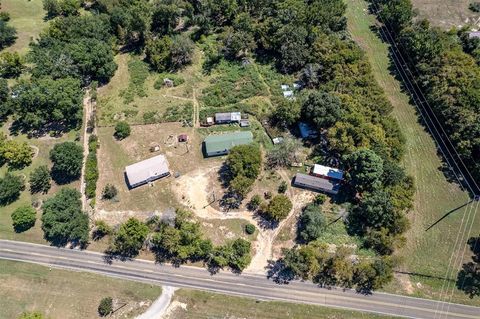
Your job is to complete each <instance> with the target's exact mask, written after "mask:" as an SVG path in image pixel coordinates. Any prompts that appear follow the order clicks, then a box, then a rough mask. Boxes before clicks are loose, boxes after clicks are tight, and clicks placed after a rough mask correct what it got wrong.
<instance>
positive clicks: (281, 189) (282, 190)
mask: <svg viewBox="0 0 480 319" xmlns="http://www.w3.org/2000/svg"><path fill="white" fill-rule="evenodd" d="M287 188H288V184H287V182H285V181H283V182H282V183H281V184H280V186H278V192H279V193H280V194H285V192H286V191H287Z"/></svg>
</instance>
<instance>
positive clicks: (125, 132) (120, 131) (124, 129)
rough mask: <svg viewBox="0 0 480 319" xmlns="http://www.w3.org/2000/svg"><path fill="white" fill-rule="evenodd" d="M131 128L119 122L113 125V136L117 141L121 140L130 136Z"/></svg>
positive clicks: (125, 123)
mask: <svg viewBox="0 0 480 319" xmlns="http://www.w3.org/2000/svg"><path fill="white" fill-rule="evenodd" d="M130 132H131V128H130V124H128V123H127V122H125V121H120V122H118V123H117V125H115V133H114V134H113V135H114V136H115V137H116V138H117V139H119V140H123V139H124V138H126V137H128V136H130Z"/></svg>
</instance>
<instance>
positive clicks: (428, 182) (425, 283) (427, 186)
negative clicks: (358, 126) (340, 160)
mask: <svg viewBox="0 0 480 319" xmlns="http://www.w3.org/2000/svg"><path fill="white" fill-rule="evenodd" d="M347 16H348V26H349V30H350V33H351V34H352V36H353V38H354V40H355V41H356V42H357V43H358V44H359V45H360V46H361V47H362V48H363V49H364V50H365V52H366V54H367V56H368V58H369V60H370V63H371V65H372V68H373V73H374V75H375V78H376V80H377V82H378V83H379V84H380V86H381V87H382V88H383V89H384V90H385V92H386V94H387V97H388V99H389V100H390V102H391V103H392V104H393V106H394V111H393V116H394V117H395V118H397V120H398V122H399V123H400V126H401V129H402V131H403V134H404V135H405V137H406V141H407V146H406V149H407V152H406V156H405V158H404V160H403V165H404V166H405V167H406V169H407V171H408V173H409V174H411V175H412V176H414V177H415V184H416V194H415V203H414V209H413V210H412V211H411V212H410V213H409V215H408V216H409V219H410V221H411V229H410V231H409V232H408V233H407V238H408V241H407V245H406V247H405V248H403V249H402V250H400V251H399V253H398V254H399V255H400V256H401V257H402V258H403V260H404V262H403V266H402V269H401V270H402V271H406V272H411V273H415V274H417V275H416V276H412V277H410V280H411V284H413V286H412V287H411V289H413V291H411V292H412V293H414V294H416V295H419V296H422V297H431V298H438V297H439V293H440V290H441V288H442V284H443V282H444V281H443V280H442V279H435V278H431V277H438V278H445V277H446V274H447V268H448V265H449V260H450V256H452V254H453V255H454V256H457V254H458V256H459V260H458V261H457V263H456V264H455V267H454V269H453V271H452V269H450V272H449V273H448V277H449V278H451V279H455V278H456V276H457V272H458V268H460V267H461V263H462V262H461V258H462V253H463V249H464V245H465V244H466V241H467V234H464V233H463V232H462V233H461V234H460V236H459V237H460V238H459V239H460V242H461V245H460V248H459V246H457V248H454V244H455V242H456V239H457V234H458V233H459V229H460V225H461V221H462V217H463V216H464V215H465V214H466V213H467V214H468V212H470V210H469V208H471V207H472V206H468V207H466V208H463V209H460V210H458V211H456V212H455V213H454V214H451V215H450V216H449V217H448V218H446V219H444V220H443V221H442V222H440V223H439V224H438V225H437V226H435V227H434V228H432V229H431V230H429V231H428V232H426V231H425V229H426V228H427V227H428V226H430V225H431V224H433V223H434V222H435V221H437V220H438V219H439V218H441V217H442V216H443V215H444V214H446V212H448V211H450V210H452V209H454V208H456V207H459V206H460V205H462V204H464V203H465V202H467V201H468V199H469V198H468V195H467V194H466V193H465V192H462V191H461V190H460V188H459V187H458V186H457V185H456V184H454V183H450V182H449V181H448V180H447V178H446V177H445V176H444V174H443V173H442V171H441V167H442V162H441V159H440V157H439V156H438V154H437V149H436V145H435V143H434V141H433V139H432V137H431V136H430V135H429V134H428V132H427V131H426V128H424V127H423V126H422V125H421V124H420V123H419V122H418V116H417V113H416V111H415V107H414V106H413V105H412V104H410V102H409V97H408V96H407V94H405V93H403V92H402V90H401V88H400V83H399V82H398V81H397V80H396V79H395V78H394V77H393V76H392V75H391V74H390V72H389V67H390V59H389V57H388V45H387V44H385V43H383V42H382V41H381V40H380V39H379V38H378V37H377V36H376V35H375V33H373V32H372V31H371V29H370V26H371V25H372V24H373V23H374V21H375V18H374V17H373V16H371V15H369V14H368V13H367V4H366V2H365V1H364V0H352V1H349V2H348V14H347ZM472 216H473V215H472ZM479 227H480V214H478V215H477V218H476V220H475V223H474V228H473V229H474V230H475V229H477V230H478V229H479ZM475 234H476V233H475ZM475 234H473V233H472V234H471V235H475ZM465 257H466V258H469V251H468V250H467V256H465ZM452 264H453V263H452ZM430 276H431V277H430ZM453 284H454V283H453ZM404 288H405V287H404V286H403V287H402V285H398V284H393V285H391V287H390V289H389V290H391V291H394V292H404ZM452 288H453V285H451V286H450V289H452ZM452 300H453V301H455V302H465V303H470V304H476V305H480V300H479V299H478V298H477V299H474V300H470V299H469V298H467V297H466V296H465V295H464V294H463V293H462V292H460V291H458V290H457V289H454V296H453V299H452Z"/></svg>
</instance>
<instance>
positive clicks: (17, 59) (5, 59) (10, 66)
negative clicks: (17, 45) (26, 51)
mask: <svg viewBox="0 0 480 319" xmlns="http://www.w3.org/2000/svg"><path fill="white" fill-rule="evenodd" d="M24 63H25V61H24V59H23V58H22V57H21V56H20V55H19V54H18V52H14V53H11V52H7V51H5V52H2V53H0V77H4V78H16V77H18V76H19V75H20V74H21V73H22V71H23V69H24Z"/></svg>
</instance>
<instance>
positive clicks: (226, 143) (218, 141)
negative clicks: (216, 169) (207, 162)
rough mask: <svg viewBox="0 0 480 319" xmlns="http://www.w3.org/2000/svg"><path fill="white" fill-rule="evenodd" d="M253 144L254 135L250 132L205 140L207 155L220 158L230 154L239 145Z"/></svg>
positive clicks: (214, 136) (213, 136)
mask: <svg viewBox="0 0 480 319" xmlns="http://www.w3.org/2000/svg"><path fill="white" fill-rule="evenodd" d="M252 142H253V134H252V132H250V131H246V132H236V133H227V134H220V135H210V136H207V138H205V140H204V142H203V143H204V146H205V155H206V156H208V157H209V156H218V155H225V154H228V151H229V150H230V149H231V148H232V147H234V146H237V145H244V144H250V143H252Z"/></svg>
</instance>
